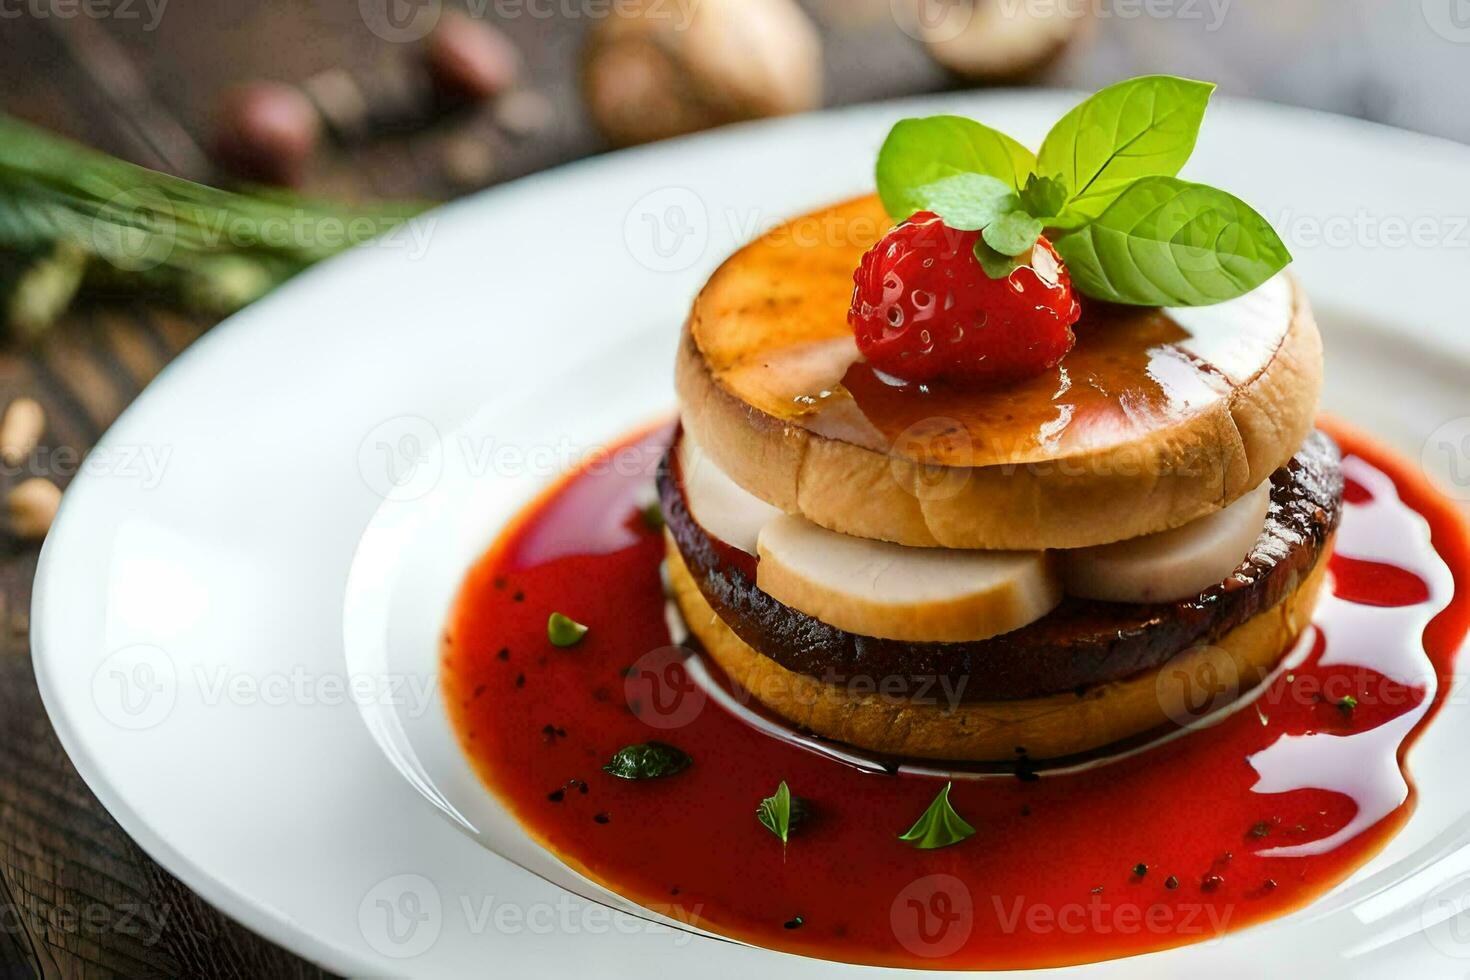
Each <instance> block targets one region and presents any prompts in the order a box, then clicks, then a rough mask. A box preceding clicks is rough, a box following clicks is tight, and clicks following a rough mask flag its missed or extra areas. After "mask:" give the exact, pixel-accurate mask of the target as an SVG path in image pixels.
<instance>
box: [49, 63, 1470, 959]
mask: <svg viewBox="0 0 1470 980" xmlns="http://www.w3.org/2000/svg"><path fill="white" fill-rule="evenodd" d="M1081 94H1082V93H1079V92H1076V91H1073V90H1059V89H1021V88H1013V89H989V90H985V91H983V92H975V91H962V92H954V93H943V94H937V95H935V94H930V95H921V96H914V97H909V98H905V99H901V100H885V101H878V102H867V103H860V104H855V105H849V106H842V107H836V108H831V109H827V110H823V111H821V112H817V113H811V114H807V115H803V116H795V117H787V118H782V119H777V120H766V121H758V122H752V123H745V124H739V125H736V126H731V127H726V128H723V129H721V130H717V131H713V132H708V133H700V134H695V135H692V136H687V137H681V138H678V139H675V140H670V141H666V142H664V143H659V144H654V145H650V146H643V147H636V148H633V149H628V150H620V151H615V152H613V153H607V154H599V155H596V156H592V157H588V158H584V159H582V160H578V161H575V162H572V163H569V164H565V165H562V166H559V167H555V168H552V169H549V170H546V171H542V172H540V173H537V174H533V175H530V176H527V177H524V178H520V179H518V180H514V181H510V182H507V183H505V184H502V185H498V186H496V187H493V188H490V189H488V190H485V191H482V192H480V193H477V194H474V195H470V196H468V197H466V198H461V199H458V200H456V201H452V202H449V203H447V204H446V205H444V206H443V207H442V208H439V209H436V210H435V211H434V212H433V213H434V214H435V215H436V216H443V215H446V214H451V213H454V214H458V213H459V212H464V211H470V210H475V209H478V210H480V211H482V212H484V211H486V210H488V209H491V208H493V207H494V206H496V205H497V204H498V202H499V201H500V200H501V199H503V198H510V197H514V196H518V195H521V194H524V193H526V192H529V191H533V190H534V189H535V188H537V187H538V186H539V185H540V184H542V183H543V182H555V181H557V180H560V179H562V178H564V177H566V176H568V175H569V174H572V173H578V172H582V171H584V170H587V169H594V168H602V167H607V166H609V165H610V164H632V163H635V162H637V161H641V160H644V159H648V158H654V157H675V158H677V156H678V155H679V154H681V153H682V152H684V151H685V150H686V149H687V148H689V147H711V146H716V145H719V144H737V143H739V142H741V141H744V140H746V139H749V138H751V137H752V136H753V135H760V134H763V133H780V132H784V131H787V130H798V129H801V128H803V127H806V126H809V125H811V124H813V122H814V121H817V120H821V119H836V118H843V117H851V118H857V117H860V116H862V115H865V114H876V113H877V112H878V111H889V110H894V109H899V110H901V109H903V108H904V107H906V106H914V107H918V106H930V107H933V106H961V105H972V106H983V105H987V104H996V103H1008V102H1010V103H1015V102H1042V103H1047V104H1051V103H1056V102H1060V101H1062V100H1065V99H1072V98H1077V97H1079V96H1080V95H1081ZM1218 101H1220V102H1221V103H1222V104H1224V105H1227V106H1229V107H1230V109H1231V110H1232V113H1235V114H1240V115H1243V116H1247V117H1255V118H1256V119H1259V120H1267V121H1269V122H1270V123H1271V124H1272V125H1273V126H1275V125H1282V124H1291V123H1297V122H1302V121H1310V122H1312V123H1313V124H1314V125H1325V126H1329V127H1334V128H1337V129H1339V130H1340V131H1342V132H1343V133H1345V134H1350V136H1349V138H1351V139H1361V140H1368V141H1372V142H1375V143H1383V142H1385V141H1388V142H1399V143H1400V144H1401V146H1402V148H1403V149H1404V150H1405V151H1406V152H1412V151H1413V150H1414V149H1415V148H1416V147H1423V148H1432V149H1433V151H1434V152H1435V153H1443V154H1446V155H1450V156H1454V155H1458V156H1460V157H1462V158H1463V161H1464V162H1465V163H1467V164H1470V148H1467V147H1465V146H1462V145H1461V144H1458V143H1455V142H1454V141H1452V140H1448V139H1444V138H1441V137H1435V136H1430V135H1426V134H1421V133H1416V132H1412V131H1409V130H1404V129H1401V128H1398V127H1394V126H1390V125H1385V124H1381V123H1375V122H1371V121H1367V120H1362V119H1357V118H1354V117H1348V116H1341V115H1337V114H1334V113H1328V112H1322V111H1318V110H1311V109H1303V108H1299V107H1294V106H1286V105H1281V104H1278V103H1274V102H1266V101H1261V100H1252V99H1240V98H1230V97H1221V98H1220V99H1219V100H1218ZM482 220H483V219H482ZM360 253H361V250H354V252H353V253H349V254H348V255H344V256H340V257H337V258H334V259H332V260H330V261H328V262H325V263H322V265H320V266H318V267H316V268H314V269H312V270H308V271H307V272H306V273H304V274H302V275H301V276H299V277H297V278H296V279H295V280H293V281H292V282H290V283H288V284H286V285H285V286H284V287H282V288H281V289H280V290H278V291H277V292H276V293H274V294H273V295H272V296H270V297H268V298H266V299H265V300H264V301H262V302H261V303H259V304H257V305H255V306H253V307H251V308H250V309H249V310H248V311H247V312H245V313H242V314H237V315H236V316H232V317H230V318H228V319H227V320H225V321H223V322H222V323H220V324H218V325H216V326H215V327H213V328H212V329H211V330H209V331H208V332H207V333H206V334H205V335H204V336H202V337H201V338H199V340H197V341H196V342H195V343H193V344H192V345H190V347H189V348H188V349H187V350H185V351H184V352H183V353H182V354H180V356H178V357H177V358H175V359H174V360H173V361H172V362H170V363H169V364H168V365H167V366H166V367H165V368H164V369H163V371H162V372H160V374H159V375H158V376H157V377H156V378H155V379H153V380H152V381H151V382H150V383H149V384H148V385H147V386H146V387H145V389H144V390H143V391H142V392H141V393H140V394H139V395H138V396H137V398H135V399H134V400H133V401H132V402H131V403H130V404H129V405H128V406H127V408H126V409H125V410H124V411H123V412H122V413H121V414H120V415H119V417H118V418H117V419H116V420H115V421H114V422H113V423H112V425H111V426H109V427H108V430H107V432H106V433H104V434H103V435H102V437H101V438H99V439H98V441H97V447H99V448H101V447H106V446H108V445H109V444H110V442H111V440H112V439H113V438H114V434H115V433H116V432H118V431H119V430H121V429H123V428H125V427H126V426H127V425H129V424H131V423H132V422H133V421H134V420H135V419H136V418H137V417H138V416H140V415H143V414H144V413H146V412H148V411H152V410H153V409H154V407H155V405H156V404H157V405H161V404H164V403H166V399H167V398H168V397H169V394H170V392H171V391H172V389H173V387H174V385H175V382H176V379H178V378H179V377H181V376H183V375H185V374H188V373H190V372H193V371H195V370H196V365H199V364H201V363H205V362H207V361H208V360H209V359H211V358H213V357H214V354H215V352H216V351H217V349H218V348H219V347H220V346H221V345H224V344H229V343H238V342H241V338H248V335H249V331H251V330H252V329H255V328H256V321H258V320H260V319H261V318H264V317H266V316H269V315H270V314H271V313H272V312H273V311H274V310H275V309H276V308H277V307H279V306H282V305H284V304H288V303H291V302H292V301H294V300H295V298H296V297H297V296H298V295H301V294H304V293H306V292H307V291H310V290H319V289H331V288H333V287H332V284H333V283H334V282H335V281H336V280H334V279H332V277H333V276H337V275H339V272H338V271H337V270H339V269H341V268H342V267H343V266H345V265H347V264H349V263H351V262H354V261H357V260H359V259H360V257H361V255H360ZM1415 339H1416V340H1417V341H1420V342H1423V343H1426V344H1427V345H1429V346H1432V347H1434V348H1436V349H1438V348H1440V346H1441V339H1440V337H1439V336H1438V335H1437V334H1423V335H1418V336H1416V337H1415ZM1445 353H1452V354H1453V355H1454V356H1457V357H1463V352H1461V351H1457V350H1453V349H1452V347H1450V346H1449V345H1446V349H1445ZM106 489H107V488H106V487H105V485H100V484H99V483H98V480H97V478H95V477H91V476H89V475H88V474H87V473H85V472H82V473H79V474H78V475H77V477H76V478H75V480H74V481H73V484H72V486H70V487H69V488H68V490H67V492H66V494H65V496H64V499H63V502H62V505H61V508H60V510H59V512H58V515H57V519H56V522H55V525H54V527H53V531H52V534H51V535H50V536H49V537H48V539H47V540H46V542H45V543H44V544H43V546H42V549H41V552H40V556H39V559H38V563H37V570H36V575H35V579H34V585H33V595H32V603H31V624H32V626H31V638H30V639H31V658H32V664H33V669H34V671H35V674H36V679H37V684H38V688H39V691H40V696H41V699H42V703H43V705H44V707H45V709H46V712H47V716H48V718H49V720H50V722H51V725H52V728H53V730H54V731H55V733H56V736H57V738H58V740H59V741H60V742H61V745H62V747H63V749H64V750H65V751H66V753H67V756H68V758H69V759H70V760H71V762H72V764H73V765H74V766H75V768H76V769H77V772H78V773H79V774H80V775H81V777H82V779H83V781H84V782H85V783H86V784H87V786H88V789H89V790H90V791H91V792H92V793H93V794H94V795H95V796H96V797H97V798H98V800H99V801H100V802H101V803H102V804H103V806H104V807H106V808H107V810H108V812H109V814H111V816H112V817H113V819H115V820H116V821H117V823H118V824H119V825H120V826H121V827H122V829H123V830H124V831H125V832H126V833H127V834H128V835H129V837H130V838H132V839H133V840H134V841H135V842H136V843H137V844H138V845H139V846H140V847H141V848H142V849H143V850H144V852H145V853H147V854H148V856H149V857H150V858H152V859H153V860H155V861H157V863H158V864H159V865H160V866H162V867H163V868H164V869H165V870H166V871H168V872H169V873H170V874H172V875H174V876H175V877H176V878H178V879H179V880H180V881H182V882H183V883H184V884H185V885H186V886H188V887H189V888H190V889H192V890H193V891H195V892H196V893H197V894H199V895H200V896H201V897H202V898H203V899H204V900H205V901H207V902H209V904H210V905H211V906H213V907H214V908H215V909H217V910H218V911H220V912H221V913H222V914H225V915H227V916H229V917H230V918H231V919H233V920H235V921H237V922H240V923H241V924H243V925H245V926H246V927H247V928H249V929H251V930H252V931H254V932H256V933H257V934H259V935H261V936H262V937H263V938H265V939H267V940H269V941H271V942H273V943H275V944H277V945H279V946H281V947H283V948H285V949H287V950H289V951H291V952H293V953H295V954H297V955H300V956H302V957H303V958H305V959H307V960H309V961H312V962H314V963H316V964H318V965H320V966H323V967H324V968H327V969H331V970H335V971H338V972H346V973H375V972H379V971H381V970H382V969H383V966H384V964H383V961H382V960H380V959H378V958H375V957H373V956H371V955H364V953H365V951H364V950H359V949H354V948H350V947H346V946H342V945H340V944H338V943H335V942H333V941H330V940H328V939H325V938H323V937H321V936H319V935H318V934H316V933H315V932H313V931H311V930H310V929H309V928H307V927H306V926H304V925H303V924H301V923H299V922H297V921H295V920H293V919H292V917H291V916H289V915H288V914H287V913H285V912H283V911H280V910H278V909H276V908H274V907H273V906H272V905H271V904H270V903H269V902H268V901H265V900H263V899H262V898H261V897H259V896H255V895H250V894H247V893H245V892H243V891H242V890H240V889H236V888H234V887H232V886H231V885H229V884H228V883H226V882H223V881H221V880H219V879H218V878H217V877H216V876H215V875H214V874H212V873H211V871H210V870H209V868H208V867H206V866H205V865H204V864H203V863H201V862H197V861H195V860H194V859H193V858H191V857H190V856H188V855H186V854H184V853H182V852H181V851H180V850H178V849H177V848H176V847H174V846H173V845H172V844H171V843H170V842H169V841H168V840H167V839H166V838H165V836H163V834H162V833H161V832H160V831H159V830H158V829H157V828H155V827H154V826H153V825H152V824H151V823H150V822H149V821H147V820H146V819H144V818H143V817H142V816H141V815H140V814H138V813H137V812H136V811H135V810H134V808H133V807H132V806H131V805H130V804H129V803H128V802H127V800H126V799H125V794H124V793H123V792H122V791H121V788H120V786H121V783H120V781H118V780H117V779H116V778H115V777H111V776H109V775H108V774H107V773H105V772H104V771H102V767H101V766H100V764H99V760H98V759H97V757H96V756H95V755H94V753H93V751H92V750H91V741H92V740H91V739H90V738H89V737H88V735H87V733H86V732H85V731H83V730H82V727H81V726H80V725H79V724H78V723H77V722H76V720H75V719H73V718H72V717H71V716H70V715H69V714H68V713H67V711H66V710H65V708H64V706H63V701H62V699H61V698H60V696H59V691H58V690H57V686H56V685H57V678H56V676H55V673H54V672H55V670H56V668H57V664H58V662H59V661H58V658H59V657H63V656H65V654H64V653H62V652H60V651H59V650H58V649H57V648H56V645H55V643H54V641H53V637H52V636H51V633H52V632H53V630H52V628H51V625H50V624H51V623H53V622H54V621H55V619H56V617H57V616H64V615H66V611H65V609H64V608H62V607H63V606H64V605H65V595H66V576H67V573H68V572H69V568H70V562H71V561H72V560H73V554H72V553H73V550H77V551H80V550H82V548H83V547H84V546H85V542H79V543H76V544H74V543H73V540H72V538H73V533H72V530H71V529H72V527H73V525H75V524H76V523H77V521H78V518H77V517H76V516H75V515H76V513H77V512H78V511H79V510H81V509H82V508H84V507H88V506H92V505H93V499H94V497H97V496H98V495H104V496H105V491H106ZM77 557H78V558H81V557H84V556H82V555H78V556H77ZM337 612H338V610H335V609H334V610H333V613H334V614H335V613H337Z"/></svg>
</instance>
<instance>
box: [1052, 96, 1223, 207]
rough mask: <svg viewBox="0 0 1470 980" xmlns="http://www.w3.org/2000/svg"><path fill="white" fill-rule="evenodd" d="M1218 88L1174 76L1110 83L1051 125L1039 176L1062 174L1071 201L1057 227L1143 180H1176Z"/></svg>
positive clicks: (1101, 205)
mask: <svg viewBox="0 0 1470 980" xmlns="http://www.w3.org/2000/svg"><path fill="white" fill-rule="evenodd" d="M1214 90H1215V86H1214V85H1211V84H1209V83H1208V82H1196V81H1193V80H1192V79H1188V78H1175V77H1173V76H1170V75H1147V76H1144V77H1142V78H1134V79H1130V80H1128V81H1126V82H1119V83H1118V84H1116V85H1110V86H1108V87H1107V88H1105V89H1103V90H1102V91H1100V92H1098V93H1097V94H1095V95H1093V96H1092V97H1091V98H1088V99H1086V100H1084V101H1083V102H1082V103H1081V104H1079V105H1078V106H1076V107H1075V108H1073V109H1072V111H1071V112H1068V113H1067V114H1066V115H1065V116H1063V117H1062V118H1061V120H1060V121H1059V122H1058V123H1057V124H1056V125H1055V126H1053V127H1052V130H1051V132H1050V133H1048V134H1047V136H1046V139H1045V141H1043V142H1042V144H1041V150H1040V152H1039V153H1038V154H1037V157H1036V170H1037V172H1038V173H1047V174H1058V175H1060V179H1061V180H1062V182H1063V183H1065V184H1066V185H1067V187H1069V188H1071V198H1070V200H1069V201H1068V202H1067V208H1066V210H1065V212H1063V215H1062V217H1063V219H1064V220H1063V221H1061V222H1058V223H1057V227H1062V228H1075V227H1077V226H1079V225H1081V224H1083V223H1085V221H1086V220H1087V219H1089V218H1095V217H1097V216H1098V215H1100V214H1102V212H1103V210H1104V209H1105V208H1106V207H1107V206H1108V204H1110V203H1111V202H1112V200H1113V199H1114V198H1115V197H1117V196H1118V194H1119V193H1120V192H1121V191H1122V190H1123V189H1124V188H1125V187H1126V186H1127V185H1128V184H1129V183H1130V182H1132V181H1134V180H1137V179H1138V178H1140V177H1154V176H1163V177H1172V176H1174V175H1175V174H1177V173H1178V172H1179V168H1180V167H1182V166H1184V163H1185V161H1186V160H1188V159H1189V155H1190V153H1192V152H1194V143H1195V139H1196V137H1197V136H1198V135H1199V127H1200V123H1201V121H1202V120H1203V119H1204V114H1205V105H1206V104H1207V103H1208V102H1209V99H1210V93H1211V92H1213V91H1214Z"/></svg>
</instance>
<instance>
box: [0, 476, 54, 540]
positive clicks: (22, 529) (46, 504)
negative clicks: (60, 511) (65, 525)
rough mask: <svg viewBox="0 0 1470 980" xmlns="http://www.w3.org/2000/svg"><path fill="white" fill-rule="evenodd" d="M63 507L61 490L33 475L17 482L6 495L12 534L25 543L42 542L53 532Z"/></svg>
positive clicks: (48, 481)
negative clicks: (57, 514)
mask: <svg viewBox="0 0 1470 980" xmlns="http://www.w3.org/2000/svg"><path fill="white" fill-rule="evenodd" d="M60 506H61V488H60V487H58V486H57V485H56V484H54V483H52V482H51V481H50V480H46V479H43V478H42V477H39V476H33V477H31V478H30V479H29V480H23V481H21V482H20V483H17V484H16V485H15V486H14V487H12V488H11V489H10V493H8V494H6V496H5V508H6V510H7V511H8V512H9V515H10V530H11V533H13V534H14V535H15V536H16V537H18V538H21V539H23V540H26V541H39V540H40V539H41V538H44V537H45V536H46V532H47V531H49V530H51V522H52V521H54V520H56V510H57V508H59V507H60Z"/></svg>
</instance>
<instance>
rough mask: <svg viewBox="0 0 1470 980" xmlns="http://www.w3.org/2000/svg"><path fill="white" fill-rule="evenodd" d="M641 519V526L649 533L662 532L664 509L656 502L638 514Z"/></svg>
mask: <svg viewBox="0 0 1470 980" xmlns="http://www.w3.org/2000/svg"><path fill="white" fill-rule="evenodd" d="M638 515H639V516H640V517H642V518H643V526H644V527H646V528H648V529H649V530H650V531H662V530H663V529H664V509H663V505H662V504H660V503H659V502H658V501H657V500H655V501H654V502H653V503H651V504H649V505H648V506H647V507H645V508H643V509H642V510H641V511H639V512H638Z"/></svg>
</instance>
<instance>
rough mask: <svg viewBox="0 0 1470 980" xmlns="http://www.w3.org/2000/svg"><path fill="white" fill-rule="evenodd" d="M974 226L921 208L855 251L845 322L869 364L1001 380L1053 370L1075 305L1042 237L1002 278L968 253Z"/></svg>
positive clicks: (899, 371) (918, 374)
mask: <svg viewBox="0 0 1470 980" xmlns="http://www.w3.org/2000/svg"><path fill="white" fill-rule="evenodd" d="M979 238H980V233H979V232H978V231H956V230H955V229H953V228H950V227H948V226H946V225H945V224H944V223H943V222H942V221H940V220H939V218H938V217H937V216H935V215H934V214H932V213H930V212H927V211H921V212H919V213H918V214H915V215H914V216H913V217H911V218H909V219H908V220H907V221H905V222H903V223H902V224H900V225H898V227H896V228H894V229H893V230H892V231H890V232H889V233H888V234H887V235H885V236H884V237H883V239H882V240H881V241H879V242H878V244H877V245H875V246H873V248H872V250H871V251H869V252H868V253H867V254H866V255H864V256H863V260H862V263H861V264H860V265H859V266H858V270H857V272H856V273H854V274H853V282H854V283H855V284H856V287H855V288H854V289H853V294H852V308H851V310H849V312H848V314H847V321H848V323H849V324H850V325H851V326H852V329H853V333H855V334H856V335H857V345H858V349H859V350H861V351H862V352H863V355H864V356H866V357H867V359H868V362H869V363H870V364H872V365H873V367H875V368H877V369H878V370H880V371H882V372H884V373H885V374H890V375H894V376H896V377H898V378H902V379H903V380H905V381H913V382H921V383H923V382H930V381H947V382H951V383H955V384H1002V383H1005V382H1009V381H1018V380H1021V379H1024V378H1028V377H1031V376H1033V375H1036V374H1040V373H1042V372H1043V371H1046V370H1047V369H1048V368H1052V367H1055V366H1056V364H1057V362H1058V361H1060V360H1061V359H1062V358H1063V357H1064V356H1065V355H1066V353H1067V352H1068V351H1069V350H1071V349H1072V345H1073V344H1074V343H1076V337H1075V336H1074V335H1073V333H1072V324H1074V323H1076V322H1077V319H1078V318H1079V317H1080V316H1081V315H1082V309H1081V307H1080V306H1079V305H1078V303H1077V298H1076V296H1075V295H1074V294H1073V292H1072V280H1071V277H1070V276H1068V274H1067V269H1066V266H1065V265H1063V264H1062V260H1061V259H1060V258H1059V257H1058V256H1057V253H1056V250H1055V249H1054V248H1052V245H1051V242H1049V241H1047V240H1046V239H1045V238H1040V239H1038V240H1037V242H1036V245H1035V246H1034V247H1033V248H1032V250H1031V253H1030V255H1029V256H1026V257H1025V261H1023V262H1022V264H1020V265H1018V266H1017V267H1016V268H1015V269H1013V271H1011V273H1010V275H1008V276H1005V277H1003V278H999V279H992V278H990V276H989V275H987V274H986V271H985V269H983V268H982V267H981V265H980V261H979V259H977V258H976V257H975V253H974V249H975V243H976V242H977V241H978V240H979Z"/></svg>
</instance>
